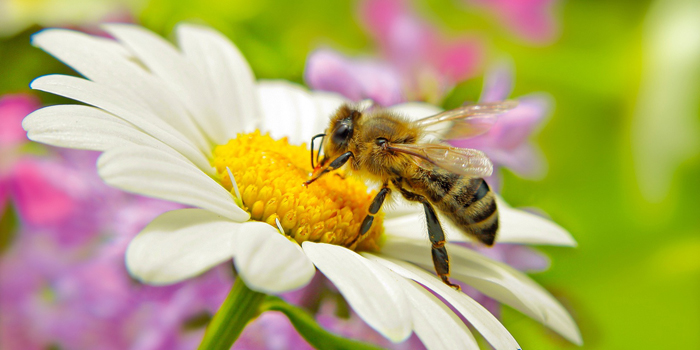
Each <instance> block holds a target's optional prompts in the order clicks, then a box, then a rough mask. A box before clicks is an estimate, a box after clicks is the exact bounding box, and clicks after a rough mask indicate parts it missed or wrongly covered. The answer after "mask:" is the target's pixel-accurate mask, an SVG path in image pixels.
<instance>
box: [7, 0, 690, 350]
mask: <svg viewBox="0 0 700 350" xmlns="http://www.w3.org/2000/svg"><path fill="white" fill-rule="evenodd" d="M102 21H121V22H134V23H138V24H141V25H143V26H145V27H147V28H149V29H150V30H153V31H155V32H157V33H159V34H161V35H163V36H165V37H168V38H172V35H171V32H172V29H173V27H174V26H175V25H176V24H177V23H178V22H181V21H189V22H195V23H202V24H207V25H210V26H212V27H214V28H216V29H218V30H219V31H221V32H222V33H224V34H225V35H226V36H228V37H229V38H231V40H232V41H233V42H234V43H235V44H236V45H237V46H238V47H239V49H240V50H241V51H242V52H243V54H244V56H246V58H247V59H248V61H249V62H250V64H251V66H252V68H253V70H254V72H255V74H256V76H257V77H258V78H263V79H287V80H291V81H294V82H297V83H302V84H305V85H307V86H311V87H312V88H317V89H326V90H332V91H339V92H343V93H346V95H347V94H348V92H347V91H343V87H342V86H340V87H339V86H337V84H336V85H334V84H332V82H331V83H328V82H327V81H325V80H323V79H321V78H318V79H317V77H316V76H315V75H314V72H315V71H314V69H316V67H317V65H313V64H312V63H313V62H314V61H313V60H314V59H321V58H322V55H330V57H331V58H333V59H335V60H336V61H337V62H340V63H338V65H339V67H340V68H336V69H337V71H338V72H340V73H344V74H349V75H350V78H348V79H351V78H352V72H353V69H360V68H362V67H364V66H363V65H367V66H371V67H370V68H372V67H382V66H388V67H390V69H389V70H385V72H387V71H390V72H391V74H393V75H394V76H398V81H400V84H401V86H400V87H398V88H396V87H395V86H393V85H391V82H393V80H391V79H388V80H387V81H384V83H385V84H386V85H380V86H384V87H386V89H387V90H382V91H379V92H376V91H375V92H372V91H369V92H368V91H366V90H371V89H365V90H362V91H359V92H357V91H356V93H357V94H358V95H357V96H354V97H357V98H361V97H373V98H375V99H377V100H381V99H382V98H386V99H387V100H385V101H384V102H385V103H384V104H391V103H392V102H397V101H401V100H427V101H430V102H433V103H437V104H440V105H442V106H443V107H445V108H452V107H456V106H458V105H461V104H462V103H465V102H469V101H472V102H473V101H477V100H478V99H479V96H480V93H481V89H482V85H483V83H484V75H485V73H486V72H487V71H488V70H489V69H490V67H493V65H494V64H498V63H499V62H501V63H502V62H507V65H508V66H509V67H510V69H511V70H512V72H514V88H513V93H512V96H522V95H526V94H530V93H535V92H544V93H546V94H548V96H550V97H548V101H550V102H551V103H552V105H551V110H550V112H549V113H548V115H547V117H546V119H545V120H544V121H542V122H541V123H539V124H538V125H537V127H536V129H537V130H538V131H537V132H535V133H534V134H533V138H532V140H533V141H534V144H536V145H537V146H538V148H539V149H540V150H541V154H542V155H543V159H546V160H545V161H543V162H542V165H541V166H539V167H538V169H535V170H536V171H515V170H510V169H509V167H508V166H504V167H503V169H502V170H501V173H500V178H499V179H497V180H496V181H499V183H500V186H501V192H502V195H503V197H504V198H505V199H506V200H507V201H509V202H510V203H511V204H512V205H514V206H523V207H531V208H536V209H537V210H539V211H541V212H543V213H546V215H548V216H549V217H551V218H552V219H553V220H554V221H556V222H557V223H559V224H560V225H561V226H563V227H565V228H567V229H568V230H569V231H570V232H571V233H572V235H573V236H574V237H575V238H576V240H577V241H578V243H579V246H578V247H577V248H558V247H538V248H537V249H538V250H539V251H540V252H543V253H544V254H545V255H547V256H549V258H550V260H551V265H550V267H549V269H548V270H546V271H543V272H540V273H536V274H533V275H532V276H533V278H534V279H536V280H537V281H538V282H540V283H541V284H542V285H543V286H545V288H547V289H548V290H549V291H551V292H552V293H553V294H554V295H555V296H556V297H557V298H558V299H559V300H560V301H561V302H562V303H563V304H564V305H565V306H566V307H567V308H568V309H569V310H570V312H571V313H572V315H573V316H574V318H575V319H576V320H577V322H578V324H579V327H580V329H581V332H582V335H583V339H584V345H583V348H584V349H658V348H666V349H673V348H675V349H697V348H700V181H699V179H700V157H699V156H698V155H699V153H700V2H698V1H697V0H656V1H646V0H642V1H639V0H615V1H613V0H586V1H575V0H568V1H563V0H425V1H419V0H413V1H409V0H405V1H401V0H395V1H393V0H392V1H390V0H366V1H346V0H340V1H323V0H298V1H275V0H260V1H243V0H226V1H195V0H180V1H173V0H151V1H148V0H133V1H112V0H98V1H90V2H87V1H78V0H65V1H62V0H31V1H30V0H0V98H2V100H0V137H1V138H2V139H0V147H2V148H0V156H2V159H1V160H0V210H1V211H2V212H1V213H0V214H1V215H2V221H0V249H1V253H0V254H2V255H1V256H0V274H2V275H0V293H2V294H0V307H1V308H2V309H0V348H3V349H5V348H7V349H15V348H17V349H19V348H22V349H29V348H37V349H42V348H43V349H48V348H52V349H53V348H55V349H78V348H91V346H90V345H88V344H98V343H102V342H107V343H110V344H111V345H110V346H106V345H105V346H100V348H115V349H119V348H122V349H123V348H140V349H153V348H163V349H166V348H193V347H195V346H196V344H197V343H198V339H199V337H201V329H202V325H203V324H204V323H206V320H207V319H208V315H209V314H210V313H211V312H213V311H215V310H216V307H217V306H218V303H220V302H221V300H223V296H225V293H226V291H227V288H228V285H229V284H228V283H230V276H229V275H230V274H229V273H228V271H224V270H222V271H214V272H212V273H210V274H208V275H207V276H203V277H202V278H200V280H199V281H198V282H197V284H187V283H184V284H181V285H176V286H172V287H163V288H155V287H145V286H138V285H137V284H136V283H135V282H133V281H131V280H130V279H129V278H128V276H127V275H126V273H125V271H123V267H122V266H121V265H120V262H121V259H122V255H121V254H122V252H123V247H124V246H125V244H126V242H128V240H129V238H130V237H132V236H133V235H134V234H135V233H136V232H138V230H139V229H140V228H142V227H143V226H144V225H145V224H146V223H148V221H149V220H150V219H152V218H153V217H155V216H156V215H157V214H159V213H162V212H163V211H165V210H169V209H173V208H176V207H177V205H174V204H170V203H164V202H161V201H155V200H149V199H144V198H139V197H136V196H131V195H127V194H124V193H121V192H119V191H117V190H114V189H110V188H107V187H105V186H104V185H102V184H101V181H100V180H99V178H97V177H96V174H95V169H94V161H95V157H96V156H95V155H94V154H92V153H89V152H79V151H65V150H57V149H51V148H48V147H44V146H41V145H36V144H32V143H30V142H28V141H27V140H26V139H23V138H22V137H18V136H16V135H17V132H16V129H17V125H18V121H19V120H21V118H22V117H23V116H24V115H26V114H27V113H29V112H31V111H32V110H33V109H36V108H38V107H40V106H41V105H45V104H52V103H65V102H67V101H63V100H60V99H59V98H57V97H54V96H51V95H48V94H39V93H37V92H33V91H30V90H29V88H28V84H29V83H30V82H31V80H32V79H34V78H35V77H37V76H40V75H44V74H49V73H67V74H74V73H73V72H72V71H70V69H69V68H67V67H65V66H64V65H62V64H61V63H60V62H58V61H57V60H55V59H53V58H52V57H50V56H49V55H47V54H46V53H44V52H42V51H40V50H38V49H36V48H33V47H32V46H31V44H30V37H31V35H32V34H33V33H36V32H37V31H39V30H41V29H42V28H44V27H52V26H60V27H67V28H73V29H78V30H82V31H86V32H89V33H96V34H100V31H99V26H98V23H99V22H102ZM402 25H405V30H401V29H395V28H394V29H391V28H389V27H387V26H398V28H403V27H401V26H402ZM411 31H412V32H411ZM397 32H398V33H403V34H405V35H404V36H402V37H399V38H397V37H395V34H396V33H397ZM406 33H411V34H410V35H409V34H406ZM414 38H415V39H414ZM406 52H411V53H412V54H411V55H406V54H405V53H406ZM319 57H321V58H319ZM407 57H411V58H410V59H409V58H407ZM407 60H413V61H411V62H407ZM331 61H332V60H331ZM324 62H329V61H324ZM365 68H366V67H365ZM365 68H362V69H365ZM368 69H369V68H368ZM372 69H373V68H372ZM361 83H362V82H360V83H358V84H359V85H361ZM391 89H395V90H396V91H398V92H397V93H398V95H390V94H389V92H388V91H389V90H391ZM391 91H393V90H391ZM373 94H375V95H373ZM351 95H352V94H351ZM350 97H353V96H350ZM13 128H14V129H13ZM12 130H14V131H15V132H14V133H13V132H12ZM87 212H89V215H87V214H86V213H87ZM47 213H48V214H47ZM120 249H122V250H120ZM212 291H216V292H212ZM106 296H109V298H107V299H108V300H107V301H105V297H106ZM136 305H138V308H136ZM207 310H208V311H207ZM164 315H167V317H166V316H164ZM156 316H158V317H156ZM275 317H276V316H274V315H273V316H268V317H267V318H261V319H260V322H257V321H256V324H254V326H251V327H249V329H247V330H246V332H248V334H249V335H248V337H249V339H248V340H245V339H244V340H242V342H249V343H246V344H250V347H249V348H255V347H256V346H262V345H260V344H261V343H256V340H255V337H256V336H259V335H256V334H254V333H253V332H258V333H259V334H264V332H280V331H279V330H280V329H282V328H284V325H280V324H278V323H276V322H277V320H276V319H275ZM501 318H502V320H503V323H504V324H505V325H506V327H507V328H508V329H509V330H510V331H511V332H512V333H513V335H514V336H515V338H516V339H517V340H518V341H519V343H520V344H521V345H522V346H523V347H524V348H526V349H562V348H576V347H577V346H575V345H573V344H570V343H568V342H567V341H566V340H564V339H563V338H560V337H559V336H557V335H555V334H554V333H553V332H551V331H548V330H547V329H545V328H544V327H543V326H541V325H540V324H539V323H537V322H535V321H532V320H530V319H529V318H527V317H526V316H523V315H522V314H520V313H518V312H516V311H513V310H511V309H509V308H507V307H504V308H503V309H502V313H501ZM118 322H127V323H128V324H127V325H126V326H124V327H121V328H119V329H115V325H116V324H118ZM139 322H141V323H139ZM281 322H284V320H282V321H281ZM329 322H330V321H329ZM141 324H145V325H147V326H136V325H141ZM129 325H131V326H129ZM279 327H282V328H279ZM329 327H330V326H329ZM287 328H289V327H287ZM341 328H342V327H341ZM341 328H335V329H336V331H337V332H339V333H343V334H346V333H347V334H349V335H352V332H351V329H350V328H351V327H350V326H347V324H346V326H345V328H343V329H341ZM291 332H292V333H293V329H292V330H291ZM296 337H297V338H298V336H296ZM244 338H245V336H244ZM297 338H295V335H294V334H290V335H289V339H294V341H301V340H299V339H297ZM106 339H109V340H106ZM289 339H288V340H287V344H293V342H292V340H289ZM371 340H372V339H368V341H371ZM255 344H258V345H255ZM380 344H384V343H380ZM239 346H240V345H239ZM266 346H267V347H269V348H285V345H284V344H277V345H274V346H273V345H270V344H267V345H266ZM286 346H289V345H286ZM405 346H406V348H409V345H405ZM263 347H264V346H263ZM242 348H245V347H242Z"/></svg>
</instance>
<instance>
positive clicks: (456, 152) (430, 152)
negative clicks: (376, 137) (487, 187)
mask: <svg viewBox="0 0 700 350" xmlns="http://www.w3.org/2000/svg"><path fill="white" fill-rule="evenodd" d="M387 148H388V149H389V150H392V151H395V152H400V153H405V154H408V155H411V156H413V157H414V158H415V159H416V162H417V164H418V165H419V166H423V167H425V166H426V165H427V164H426V163H428V164H433V165H435V166H438V167H440V168H443V169H445V170H447V171H449V172H452V173H455V174H459V175H464V176H469V177H487V176H490V175H491V173H493V164H491V160H489V158H488V157H486V155H485V154H484V152H481V151H477V150H475V149H469V148H458V147H450V146H445V145H440V144H431V143H429V144H417V145H414V144H405V143H400V144H389V146H387Z"/></svg>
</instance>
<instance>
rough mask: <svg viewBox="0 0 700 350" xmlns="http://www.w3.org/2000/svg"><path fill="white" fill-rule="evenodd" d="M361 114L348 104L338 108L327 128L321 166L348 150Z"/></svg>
mask: <svg viewBox="0 0 700 350" xmlns="http://www.w3.org/2000/svg"><path fill="white" fill-rule="evenodd" d="M360 116H361V113H360V111H358V110H357V109H355V108H352V107H350V106H348V105H342V106H341V107H340V108H339V109H338V111H337V112H336V113H335V115H334V116H333V117H332V118H331V122H330V124H329V125H328V129H326V136H325V138H324V141H323V146H322V147H323V158H321V161H320V165H321V166H324V165H326V163H327V162H329V161H331V160H333V159H335V158H336V157H338V156H339V155H341V154H343V153H345V152H347V151H348V145H349V143H350V139H352V136H353V133H354V131H355V125H356V124H355V122H356V121H357V120H358V119H359V118H360Z"/></svg>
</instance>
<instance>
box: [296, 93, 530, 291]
mask: <svg viewBox="0 0 700 350" xmlns="http://www.w3.org/2000/svg"><path fill="white" fill-rule="evenodd" d="M516 105H517V103H516V102H515V101H501V102H494V103H484V104H475V105H468V106H462V107H460V108H457V109H453V110H448V111H444V112H441V113H438V114H436V115H432V116H429V117H426V118H423V119H419V120H415V121H411V120H409V119H407V118H405V117H403V116H401V115H398V114H395V113H392V112H390V111H387V110H384V109H374V108H373V109H369V110H365V111H361V110H360V109H358V108H354V107H352V106H350V105H343V106H341V107H340V108H339V109H338V111H337V112H336V113H335V115H333V116H332V117H331V120H330V123H329V125H328V128H327V129H326V131H325V133H323V134H318V135H316V136H314V137H313V138H312V140H311V165H312V167H313V168H314V173H313V175H312V176H311V178H310V179H309V180H308V181H306V182H305V185H306V186H308V185H310V184H311V183H313V182H314V181H316V180H317V179H318V178H319V177H321V176H323V175H324V174H326V173H328V172H330V171H333V170H336V169H339V168H341V167H343V166H345V165H346V164H347V165H348V168H349V169H348V170H349V173H350V174H358V175H360V176H362V177H364V178H368V179H369V180H372V181H375V182H377V183H379V184H381V189H380V190H379V192H378V193H377V195H376V196H375V198H374V199H373V200H372V202H371V204H370V206H369V210H368V213H367V216H366V217H365V218H364V220H363V221H362V224H361V225H360V229H359V232H357V236H356V237H355V238H354V239H353V240H352V242H351V243H350V244H349V245H348V246H352V245H353V244H354V243H355V242H357V240H358V239H360V238H361V237H362V236H363V235H364V234H366V233H367V232H368V231H369V229H370V228H371V227H372V222H373V220H374V216H375V215H376V214H377V212H379V209H380V208H381V206H382V204H383V203H384V201H385V199H386V198H387V196H389V195H390V194H391V193H399V194H401V196H403V197H404V198H405V199H406V200H408V201H412V202H419V203H421V204H422V205H423V209H424V211H425V216H426V221H427V226H428V237H429V238H430V242H431V244H432V258H433V265H434V267H435V272H436V273H437V275H438V276H439V277H440V279H442V281H443V282H444V283H445V284H447V285H449V286H451V287H454V288H456V289H459V286H457V285H455V284H453V283H451V282H450V280H449V275H450V263H449V256H448V254H447V250H446V249H445V234H444V232H443V229H442V226H441V225H440V220H439V219H438V216H437V214H436V212H435V208H437V209H438V210H439V211H440V212H441V213H442V214H443V215H444V216H446V217H447V218H448V219H449V220H451V221H452V222H453V223H454V224H455V225H456V226H457V227H459V228H460V229H461V230H462V231H463V232H464V233H466V234H468V235H470V236H471V237H473V238H475V239H476V240H478V241H479V242H481V243H483V244H485V245H487V246H492V245H493V243H494V240H495V239H496V233H497V231H498V210H497V208H496V201H495V195H494V194H493V192H492V191H491V189H490V188H489V186H488V185H487V184H486V182H485V181H484V179H483V178H484V177H487V176H490V175H491V173H492V172H493V165H492V164H491V161H490V160H489V158H488V157H486V155H485V154H484V153H483V152H481V151H478V150H474V149H465V148H457V147H450V146H447V145H445V144H442V143H439V141H438V142H432V143H431V142H425V141H423V140H425V139H426V138H427V137H429V136H430V134H434V133H436V132H441V131H442V132H443V133H442V136H441V137H440V139H441V140H448V139H456V138H465V137H472V136H476V135H479V134H482V133H484V132H486V131H488V130H489V128H490V127H491V126H492V125H493V124H494V123H495V121H496V116H497V115H498V114H500V113H504V112H506V111H508V110H511V109H513V108H515V107H516ZM319 137H321V138H322V140H321V146H320V148H319V152H318V153H316V163H318V165H316V164H314V141H315V140H316V139H317V138H319ZM321 152H323V158H321V159H320V161H319V155H320V154H321Z"/></svg>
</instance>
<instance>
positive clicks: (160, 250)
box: [126, 209, 242, 284]
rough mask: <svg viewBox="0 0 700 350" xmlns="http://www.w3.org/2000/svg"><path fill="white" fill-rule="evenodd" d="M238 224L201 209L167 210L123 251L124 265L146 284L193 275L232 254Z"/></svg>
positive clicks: (177, 279) (172, 280)
mask: <svg viewBox="0 0 700 350" xmlns="http://www.w3.org/2000/svg"><path fill="white" fill-rule="evenodd" d="M241 226H242V225H241V224H238V223H234V222H231V221H230V220H228V219H225V218H223V217H221V216H219V215H216V214H214V213H212V212H209V211H206V210H202V209H181V210H173V211H169V212H167V213H165V214H162V215H160V216H158V217H157V218H155V220H153V221H151V223H150V224H148V226H146V228H144V229H143V230H142V231H141V232H140V233H139V234H138V235H136V237H134V239H133V240H131V243H129V247H128V248H127V250H126V267H127V269H128V270H129V273H130V274H131V275H132V276H134V277H135V278H137V279H139V280H141V281H143V282H146V283H149V284H171V283H176V282H179V281H182V280H185V279H187V278H190V277H194V276H196V275H198V274H200V273H202V272H204V271H206V270H208V269H210V268H212V267H214V266H216V265H218V264H220V263H222V262H224V261H226V260H229V259H231V258H232V257H233V250H232V249H231V239H232V237H233V236H234V235H235V234H236V232H237V230H238V229H239V228H240V227H241Z"/></svg>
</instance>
